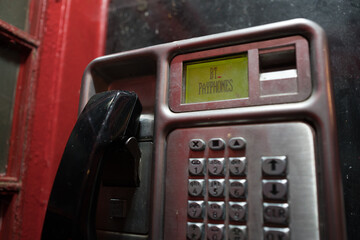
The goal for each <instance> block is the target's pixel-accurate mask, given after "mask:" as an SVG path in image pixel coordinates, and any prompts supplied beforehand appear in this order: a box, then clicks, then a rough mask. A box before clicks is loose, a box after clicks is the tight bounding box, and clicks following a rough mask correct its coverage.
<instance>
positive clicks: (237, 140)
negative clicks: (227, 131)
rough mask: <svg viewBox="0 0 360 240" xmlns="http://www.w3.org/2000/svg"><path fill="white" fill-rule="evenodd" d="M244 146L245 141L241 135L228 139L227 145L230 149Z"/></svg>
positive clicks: (238, 148)
mask: <svg viewBox="0 0 360 240" xmlns="http://www.w3.org/2000/svg"><path fill="white" fill-rule="evenodd" d="M245 146H246V141H245V139H244V138H242V137H234V138H231V139H230V140H229V147H230V148H231V149H232V150H240V149H243V148H245Z"/></svg>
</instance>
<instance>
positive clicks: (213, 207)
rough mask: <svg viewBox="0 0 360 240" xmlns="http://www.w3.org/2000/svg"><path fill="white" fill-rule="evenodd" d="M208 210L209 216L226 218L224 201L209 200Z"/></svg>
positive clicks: (218, 218)
mask: <svg viewBox="0 0 360 240" xmlns="http://www.w3.org/2000/svg"><path fill="white" fill-rule="evenodd" d="M207 212H208V216H209V218H211V219H213V220H220V219H223V218H224V202H208V206H207Z"/></svg>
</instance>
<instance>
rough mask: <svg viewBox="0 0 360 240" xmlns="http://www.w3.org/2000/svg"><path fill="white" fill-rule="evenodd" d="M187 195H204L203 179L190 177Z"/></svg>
mask: <svg viewBox="0 0 360 240" xmlns="http://www.w3.org/2000/svg"><path fill="white" fill-rule="evenodd" d="M188 191H189V195H190V196H193V197H199V196H203V195H204V180H202V179H190V180H189V183H188Z"/></svg>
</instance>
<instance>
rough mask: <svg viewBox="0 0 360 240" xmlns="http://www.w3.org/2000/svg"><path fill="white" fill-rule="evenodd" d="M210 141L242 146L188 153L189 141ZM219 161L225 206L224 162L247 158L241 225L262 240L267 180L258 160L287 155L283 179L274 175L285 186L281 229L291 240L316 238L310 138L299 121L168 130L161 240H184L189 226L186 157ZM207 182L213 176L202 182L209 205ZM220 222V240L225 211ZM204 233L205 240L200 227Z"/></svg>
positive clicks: (316, 208) (314, 176)
mask: <svg viewBox="0 0 360 240" xmlns="http://www.w3.org/2000/svg"><path fill="white" fill-rule="evenodd" d="M215 137H216V138H222V139H224V140H225V142H226V144H228V141H229V140H230V139H231V138H232V137H243V138H244V139H245V140H246V142H247V145H246V149H245V150H244V151H236V150H235V151H234V150H231V149H230V148H229V147H228V146H227V147H226V148H225V150H223V151H212V150H210V149H209V147H208V146H207V147H206V148H205V150H204V151H203V152H199V151H198V152H194V151H191V150H190V149H189V147H188V142H189V141H190V140H191V139H194V138H200V139H203V140H204V141H205V142H206V143H208V141H209V140H210V139H211V138H215ZM221 156H223V157H225V159H226V160H227V161H226V163H225V164H226V165H225V169H226V174H225V181H226V185H227V186H226V187H225V198H224V200H225V202H228V201H229V187H228V185H229V179H231V178H233V177H232V176H231V175H229V170H228V169H229V162H228V158H229V157H240V156H245V157H246V159H247V174H246V179H247V184H248V186H247V197H246V202H247V205H248V214H247V221H246V225H247V232H248V237H249V239H263V227H264V226H269V227H271V226H270V225H264V224H263V212H262V211H263V202H268V201H266V200H263V197H262V179H269V177H266V176H263V175H262V167H261V164H262V160H261V158H262V157H263V156H287V159H288V166H287V168H288V169H287V175H286V176H284V177H281V176H280V177H279V179H287V180H288V184H289V187H288V200H287V201H286V202H287V203H288V204H289V225H285V226H284V227H289V228H290V235H291V239H293V240H300V239H301V240H303V239H313V240H317V239H320V236H319V218H318V202H317V182H316V160H315V149H314V133H313V129H312V128H311V127H310V126H309V125H307V124H306V123H302V122H287V123H269V124H249V125H231V126H220V127H203V128H185V129H176V130H174V131H172V132H171V133H170V134H169V135H168V138H167V154H166V183H165V184H166V185H165V221H164V239H184V238H185V236H186V223H187V221H193V219H191V218H188V217H187V202H188V200H189V199H192V198H191V197H189V196H188V192H187V191H188V189H187V181H188V179H189V174H188V158H190V157H204V158H209V157H221ZM190 177H191V176H190ZM196 178H201V177H198V176H197V177H196ZM209 178H213V177H212V176H209V174H207V175H206V176H205V177H204V179H205V182H206V188H207V190H206V195H205V197H204V198H203V199H204V200H205V201H209V196H208V179H209ZM219 201H221V200H219ZM231 201H232V202H234V201H233V200H231ZM239 202H244V201H243V200H240V201H239ZM271 202H274V201H271ZM275 202H276V201H275ZM280 202H281V201H280ZM205 211H206V210H205ZM206 214H207V213H205V214H204V215H205V216H206ZM203 222H204V223H205V226H206V225H207V224H208V223H209V222H211V221H210V220H209V219H207V218H206V217H205V218H204V221H203ZM211 223H212V222H211ZM222 223H223V224H225V225H226V231H225V238H224V239H226V237H227V236H228V229H229V228H228V226H229V225H230V222H229V210H228V209H226V217H225V220H224V221H223V222H222ZM204 234H205V239H206V237H207V236H206V234H207V231H206V227H205V232H204Z"/></svg>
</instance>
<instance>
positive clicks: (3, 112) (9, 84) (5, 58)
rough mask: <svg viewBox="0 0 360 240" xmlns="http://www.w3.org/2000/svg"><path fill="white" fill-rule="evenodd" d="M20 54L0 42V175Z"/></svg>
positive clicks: (5, 157) (6, 143) (7, 142)
mask: <svg viewBox="0 0 360 240" xmlns="http://www.w3.org/2000/svg"><path fill="white" fill-rule="evenodd" d="M20 63H21V55H20V52H18V51H16V50H15V49H12V48H9V47H8V46H6V45H5V44H4V45H2V44H1V42H0V73H1V76H0V132H1V134H0V174H3V173H5V172H6V166H7V159H8V152H9V139H10V134H11V125H12V118H13V105H14V98H15V90H16V83H17V81H16V79H17V78H18V72H19V67H20Z"/></svg>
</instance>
